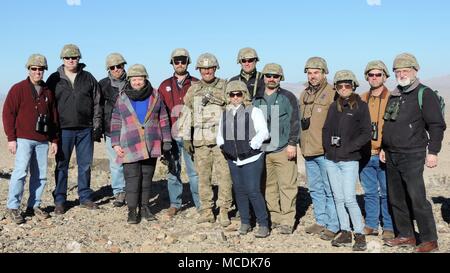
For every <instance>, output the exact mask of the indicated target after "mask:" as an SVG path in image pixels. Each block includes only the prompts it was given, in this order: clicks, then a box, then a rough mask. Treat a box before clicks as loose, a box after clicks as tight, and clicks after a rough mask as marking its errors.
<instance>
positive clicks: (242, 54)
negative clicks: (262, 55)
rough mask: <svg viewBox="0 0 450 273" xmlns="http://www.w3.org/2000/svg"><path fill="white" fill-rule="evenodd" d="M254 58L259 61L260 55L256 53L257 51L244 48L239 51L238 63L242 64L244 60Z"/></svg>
mask: <svg viewBox="0 0 450 273" xmlns="http://www.w3.org/2000/svg"><path fill="white" fill-rule="evenodd" d="M253 58H256V61H259V58H258V53H256V50H254V49H253V48H251V47H244V48H242V49H241V50H239V53H238V56H237V63H240V62H241V60H242V59H253Z"/></svg>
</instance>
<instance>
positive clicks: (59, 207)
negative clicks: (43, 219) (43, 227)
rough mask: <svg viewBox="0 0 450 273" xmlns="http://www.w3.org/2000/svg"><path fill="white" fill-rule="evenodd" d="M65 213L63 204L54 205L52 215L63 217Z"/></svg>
mask: <svg viewBox="0 0 450 273" xmlns="http://www.w3.org/2000/svg"><path fill="white" fill-rule="evenodd" d="M65 212H66V209H65V208H64V205H63V204H56V205H55V211H54V213H55V214H56V215H63V214H64V213H65Z"/></svg>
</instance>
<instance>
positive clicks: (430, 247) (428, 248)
mask: <svg viewBox="0 0 450 273" xmlns="http://www.w3.org/2000/svg"><path fill="white" fill-rule="evenodd" d="M438 250H439V246H438V242H437V241H431V242H425V243H421V244H420V245H418V246H417V247H416V249H415V251H416V253H429V252H435V251H438Z"/></svg>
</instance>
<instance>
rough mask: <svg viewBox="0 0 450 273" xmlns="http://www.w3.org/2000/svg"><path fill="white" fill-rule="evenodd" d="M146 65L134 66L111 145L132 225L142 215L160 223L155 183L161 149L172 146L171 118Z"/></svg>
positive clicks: (119, 104)
mask: <svg viewBox="0 0 450 273" xmlns="http://www.w3.org/2000/svg"><path fill="white" fill-rule="evenodd" d="M147 78H148V74H147V71H146V69H145V67H144V66H143V65H140V64H136V65H133V66H131V67H130V68H129V69H128V72H127V83H126V85H125V86H124V88H123V90H121V92H120V95H119V97H118V99H117V102H116V105H115V107H114V110H113V113H112V118H111V146H112V147H113V148H114V150H115V151H116V153H117V162H118V163H123V168H124V176H125V183H126V186H125V191H126V201H127V205H128V221H127V222H128V223H129V224H137V223H139V222H140V219H141V216H142V218H144V219H145V220H147V221H153V220H156V217H155V216H154V215H153V214H152V213H151V211H150V206H149V199H150V191H151V182H152V178H153V173H154V172H155V167H156V160H157V158H158V157H159V156H161V148H162V149H163V150H164V151H169V150H170V149H171V148H172V147H171V146H172V145H171V141H172V138H171V135H170V125H169V124H170V123H169V116H168V114H167V111H166V108H165V107H164V104H163V102H162V100H161V99H160V97H159V95H158V92H157V90H156V89H153V87H152V85H151V83H150V82H149V81H148V79H147Z"/></svg>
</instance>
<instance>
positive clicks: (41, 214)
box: [25, 207, 50, 220]
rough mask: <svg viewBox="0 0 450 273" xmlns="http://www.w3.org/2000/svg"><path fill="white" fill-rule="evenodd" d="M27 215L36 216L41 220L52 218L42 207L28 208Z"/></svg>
mask: <svg viewBox="0 0 450 273" xmlns="http://www.w3.org/2000/svg"><path fill="white" fill-rule="evenodd" d="M25 214H26V215H29V216H36V217H37V218H39V219H41V220H43V219H47V218H50V215H49V214H48V213H47V212H46V211H45V210H43V209H41V208H40V207H36V208H27V210H26V211H25Z"/></svg>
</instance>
